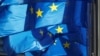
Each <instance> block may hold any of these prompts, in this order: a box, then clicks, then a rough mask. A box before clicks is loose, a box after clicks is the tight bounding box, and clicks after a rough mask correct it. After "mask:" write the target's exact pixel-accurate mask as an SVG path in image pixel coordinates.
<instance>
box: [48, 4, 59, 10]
mask: <svg viewBox="0 0 100 56" xmlns="http://www.w3.org/2000/svg"><path fill="white" fill-rule="evenodd" d="M49 7H50V9H51V11H57V7H58V6H57V5H55V4H54V3H52V5H51V6H49Z"/></svg>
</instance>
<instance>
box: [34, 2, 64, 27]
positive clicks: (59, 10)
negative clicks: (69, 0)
mask: <svg viewBox="0 0 100 56" xmlns="http://www.w3.org/2000/svg"><path fill="white" fill-rule="evenodd" d="M41 5H42V6H41ZM64 9H65V2H55V3H52V2H46V3H42V2H41V3H37V4H36V26H35V27H36V28H39V27H44V26H49V25H55V24H60V23H62V20H63V14H64ZM59 15H60V16H59ZM51 17H52V18H51ZM57 18H58V19H57ZM45 22H46V23H45Z"/></svg>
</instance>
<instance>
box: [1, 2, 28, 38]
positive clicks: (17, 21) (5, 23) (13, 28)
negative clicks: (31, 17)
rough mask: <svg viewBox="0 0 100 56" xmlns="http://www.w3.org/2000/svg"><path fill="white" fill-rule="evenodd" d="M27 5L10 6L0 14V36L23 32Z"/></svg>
mask: <svg viewBox="0 0 100 56" xmlns="http://www.w3.org/2000/svg"><path fill="white" fill-rule="evenodd" d="M26 11H27V5H26V4H25V5H10V6H7V7H6V8H4V9H2V12H1V13H0V36H6V35H9V34H12V33H17V32H21V31H23V30H24V25H25V18H26Z"/></svg>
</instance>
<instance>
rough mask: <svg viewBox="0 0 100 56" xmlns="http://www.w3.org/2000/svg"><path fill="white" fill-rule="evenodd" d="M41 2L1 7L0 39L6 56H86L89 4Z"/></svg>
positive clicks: (83, 0) (9, 3)
mask: <svg viewBox="0 0 100 56" xmlns="http://www.w3.org/2000/svg"><path fill="white" fill-rule="evenodd" d="M19 1H21V2H19ZM39 1H40V0H39ZM43 1H44V2H43ZM43 1H42V2H36V1H35V0H34V3H33V0H32V1H31V0H28V1H27V0H24V1H23V0H11V1H8V0H4V1H3V2H4V3H3V2H2V3H1V5H2V6H1V7H0V12H1V13H0V36H1V38H3V41H4V44H3V45H4V50H5V52H6V53H7V54H8V56H16V54H18V53H25V56H88V47H89V46H88V40H89V37H88V34H87V33H88V16H87V9H86V8H87V3H88V2H89V1H90V0H87V1H86V0H74V1H73V0H69V1H68V0H50V1H51V2H50V1H49V0H48V2H46V1H47V0H43ZM52 1H54V2H52ZM57 1H58V2H57ZM59 1H60V2H59ZM24 2H26V4H21V3H24ZM27 2H28V3H27ZM3 5H5V6H3ZM84 7H85V8H84ZM3 15H4V16H3ZM3 36H4V37H3Z"/></svg>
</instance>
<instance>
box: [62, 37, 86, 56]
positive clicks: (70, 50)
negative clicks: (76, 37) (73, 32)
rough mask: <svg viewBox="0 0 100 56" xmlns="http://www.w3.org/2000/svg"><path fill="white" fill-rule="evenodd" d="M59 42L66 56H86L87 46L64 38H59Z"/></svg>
mask: <svg viewBox="0 0 100 56" xmlns="http://www.w3.org/2000/svg"><path fill="white" fill-rule="evenodd" d="M60 40H61V43H62V45H63V47H64V49H65V51H66V53H67V56H87V54H88V52H87V46H85V45H82V44H80V43H78V42H73V41H70V40H67V39H65V38H60Z"/></svg>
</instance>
